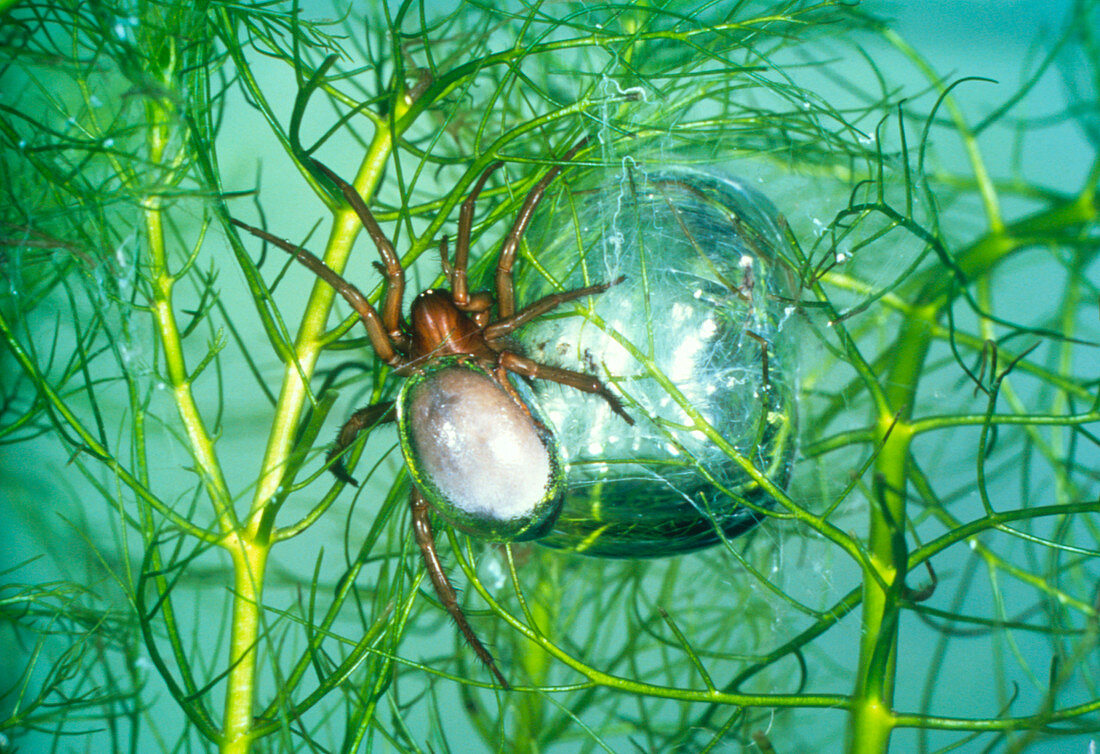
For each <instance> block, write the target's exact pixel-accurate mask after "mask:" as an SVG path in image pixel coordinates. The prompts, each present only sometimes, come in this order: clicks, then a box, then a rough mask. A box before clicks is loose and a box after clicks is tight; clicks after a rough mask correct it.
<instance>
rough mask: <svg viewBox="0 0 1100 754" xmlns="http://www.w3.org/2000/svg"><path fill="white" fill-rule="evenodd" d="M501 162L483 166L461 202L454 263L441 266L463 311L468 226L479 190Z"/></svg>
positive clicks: (467, 298)
mask: <svg viewBox="0 0 1100 754" xmlns="http://www.w3.org/2000/svg"><path fill="white" fill-rule="evenodd" d="M502 165H504V163H503V162H494V163H493V164H492V165H490V166H489V167H487V168H485V170H484V172H482V174H481V177H480V178H478V179H477V183H475V184H474V188H473V190H472V191H470V195H469V196H467V197H466V201H464V202H462V209H461V210H459V213H458V238H457V239H456V240H455V263H454V266H453V267H452V268H451V269H450V271H448V270H447V268H446V267H444V268H443V270H444V272H446V273H447V277H448V282H449V283H450V285H451V294H452V296H453V297H454V302H455V305H456V306H457V307H458V308H459V309H462V310H463V311H465V310H466V309H465V307H466V306H467V305H468V304H469V302H470V288H469V285H468V284H467V282H466V266H467V264H468V263H469V259H470V228H471V227H472V226H473V222H474V203H475V202H476V201H477V198H478V196H479V195H480V194H481V190H482V189H483V188H485V182H486V181H488V180H489V176H491V175H492V174H493V173H494V172H495V171H496V170H498V169H499V168H500V167H501V166H502Z"/></svg>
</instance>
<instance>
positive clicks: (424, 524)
mask: <svg viewBox="0 0 1100 754" xmlns="http://www.w3.org/2000/svg"><path fill="white" fill-rule="evenodd" d="M409 505H410V506H411V507H412V523H413V534H414V535H415V536H416V544H417V545H418V546H419V547H420V554H421V555H423V556H424V565H425V566H426V567H427V569H428V576H429V577H430V578H431V580H432V586H433V587H435V593H436V595H437V596H438V597H439V601H440V602H441V603H443V607H444V608H446V610H447V612H448V613H450V615H451V618H452V619H453V620H454V622H455V624H456V625H458V630H459V631H461V632H462V635H463V636H465V637H466V641H468V642H469V643H470V646H471V647H472V648H473V650H474V654H476V655H477V656H478V659H479V660H481V661H482V662H484V663H485V664H486V665H488V666H489V670H490V671H492V673H493V675H494V676H496V679H497V681H498V682H500V685H501V686H503V687H504V688H505V689H510V688H512V687H511V686H510V685H509V683H508V681H507V680H505V678H504V676H503V675H501V673H500V670H498V669H497V665H496V663H495V662H493V656H492V655H491V654H489V650H487V649H486V648H485V645H484V644H482V643H481V641H480V640H479V639H478V638H477V636H476V635H475V634H474V630H473V629H472V628H471V627H470V623H469V621H467V620H466V615H465V613H463V612H462V607H461V606H459V604H458V594H457V593H456V592H455V588H454V587H453V586H452V585H451V580H450V579H448V578H447V572H446V571H445V570H444V569H443V564H442V563H441V562H440V560H439V552H438V551H437V550H436V549H435V535H434V534H433V533H432V522H431V517H430V510H431V509H430V507H429V505H428V501H427V500H425V499H424V496H423V495H421V494H420V492H419V491H418V490H417V489H416V487H413V491H412V495H411V497H410V498H409Z"/></svg>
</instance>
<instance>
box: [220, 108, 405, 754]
mask: <svg viewBox="0 0 1100 754" xmlns="http://www.w3.org/2000/svg"><path fill="white" fill-rule="evenodd" d="M392 148H393V137H392V135H391V133H390V132H389V131H386V130H379V131H378V132H376V134H375V137H374V140H373V141H372V143H371V146H370V149H369V150H368V152H367V155H366V157H365V158H364V160H363V163H362V165H361V166H360V169H359V173H358V175H357V176H356V177H355V181H354V184H353V185H354V186H355V188H356V190H357V191H358V192H359V193H360V195H362V196H370V195H371V194H373V193H374V190H375V188H376V187H377V185H378V182H379V180H380V179H381V177H382V172H383V169H384V166H385V163H386V160H387V159H388V158H389V156H390V152H391V150H392ZM360 230H361V226H360V224H359V219H358V217H357V216H356V215H355V213H354V212H353V211H351V210H350V209H347V208H344V209H341V210H339V211H337V212H336V214H335V218H334V220H333V224H332V230H331V232H330V234H329V239H328V244H327V245H326V247H325V255H324V260H325V263H326V264H327V265H328V266H329V267H331V268H332V269H333V270H336V271H337V272H340V271H342V270H343V269H344V266H345V265H346V264H347V260H348V256H349V255H350V253H351V248H352V244H353V242H354V241H355V238H356V236H357V235H358V233H359V231H360ZM334 297H335V291H333V289H332V287H331V286H329V285H328V284H327V283H324V282H322V281H320V280H318V281H317V282H316V283H315V284H314V286H313V290H312V292H311V293H310V297H309V301H308V303H307V304H306V310H305V313H304V314H303V315H302V321H301V322H302V323H301V327H300V329H299V330H298V336H297V338H296V340H295V343H294V351H293V361H290V362H288V363H287V364H286V365H285V366H284V370H283V384H282V389H281V391H280V393H279V400H278V403H277V404H276V408H275V417H274V420H273V422H272V428H271V435H270V437H269V439H268V444H267V450H266V452H265V454H264V458H263V462H262V471H261V477H260V481H259V483H258V484H257V486H256V493H255V496H254V497H253V500H252V507H251V512H250V515H249V519H248V523H247V525H246V526H245V527H244V528H243V530H242V531H241V532H240V536H239V537H236V538H235V539H234V542H233V547H232V548H231V552H232V555H233V567H234V582H235V586H236V591H235V593H234V595H233V627H232V638H231V640H230V668H231V670H230V673H229V676H228V679H227V688H226V696H225V730H224V735H223V740H222V751H223V752H227V753H229V752H231V753H233V754H241V753H243V752H246V751H248V750H249V748H250V746H251V743H252V739H253V733H252V730H253V721H252V715H253V706H254V697H255V684H256V651H257V643H258V641H259V639H260V628H261V602H262V597H263V581H264V567H265V565H266V563H267V558H268V552H269V550H270V548H271V545H272V540H271V536H270V535H271V527H272V526H273V525H274V520H273V519H274V516H268V515H264V514H265V513H266V512H267V506H268V503H269V501H270V500H272V499H273V498H274V497H275V496H276V494H277V493H278V491H279V488H280V486H281V485H282V480H283V472H284V469H285V468H286V466H287V462H288V461H289V460H290V456H291V453H292V451H293V448H294V437H295V433H296V432H297V429H298V424H299V420H300V419H301V415H302V410H303V408H304V407H305V402H306V399H307V397H308V394H309V391H308V385H307V380H308V379H309V377H310V375H312V374H313V370H314V367H315V366H316V364H317V359H318V357H319V356H320V353H321V349H322V346H323V343H324V332H325V326H326V323H327V321H328V315H329V312H330V311H331V309H332V303H333V299H334Z"/></svg>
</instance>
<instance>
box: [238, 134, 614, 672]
mask: <svg viewBox="0 0 1100 754" xmlns="http://www.w3.org/2000/svg"><path fill="white" fill-rule="evenodd" d="M584 144H585V142H584V141H582V142H580V143H579V144H577V145H576V146H575V147H573V149H571V150H569V152H567V153H566V154H565V155H564V157H563V158H562V160H561V161H562V162H568V161H569V160H571V159H572V158H573V156H574V155H575V154H576V153H577V152H578V151H579V150H580V149H581V147H583V146H584ZM313 165H314V166H315V167H316V168H317V170H318V171H319V172H320V173H321V174H323V175H325V176H327V177H328V178H329V179H330V180H331V181H332V182H333V184H334V185H335V186H336V187H337V188H338V189H339V190H340V192H341V194H343V196H344V198H345V199H346V200H347V202H348V203H349V204H350V205H351V207H352V208H353V209H354V210H355V212H356V213H357V214H358V216H359V219H360V220H361V222H362V223H363V227H364V228H365V229H366V231H367V233H368V234H369V235H370V237H371V239H372V240H373V241H374V244H375V246H376V247H377V248H378V253H379V256H380V257H381V264H380V265H379V269H380V270H381V271H382V273H383V275H384V277H385V280H386V290H385V294H384V296H383V298H382V304H381V310H380V311H379V310H378V309H375V308H374V306H373V305H372V304H371V303H370V301H369V300H368V299H367V297H366V296H365V295H363V293H362V292H361V291H360V290H359V289H358V288H356V287H355V286H354V285H352V284H351V283H349V282H347V281H346V280H344V278H342V277H341V276H340V275H338V274H337V273H335V272H334V271H333V270H331V269H329V267H327V266H326V265H325V263H324V262H322V261H321V260H320V259H318V258H317V257H316V256H314V255H313V254H311V253H310V252H308V251H306V250H305V249H303V248H301V247H298V246H295V245H294V244H291V243H289V242H288V241H285V240H283V239H280V238H277V237H276V236H273V235H271V234H270V233H267V232H266V231H263V230H260V229H259V228H253V227H251V226H249V225H245V224H244V223H241V222H238V221H236V220H234V221H233V223H234V224H235V225H237V226H238V227H241V228H244V229H245V230H247V231H249V232H250V233H252V234H253V235H255V236H258V237H259V238H262V239H264V240H266V241H268V242H270V243H272V244H274V245H276V246H278V247H279V248H281V249H283V250H284V251H287V252H288V253H290V254H292V255H293V256H294V257H295V258H296V259H297V260H298V261H299V262H301V263H302V264H303V265H305V266H306V267H307V268H309V269H310V270H311V271H312V272H313V273H314V274H316V275H317V276H318V277H320V278H321V279H322V280H324V281H325V282H326V283H328V284H329V285H331V286H332V287H333V288H334V289H336V291H337V292H338V293H340V295H341V296H343V297H344V299H345V300H346V301H347V302H348V304H350V305H351V307H352V308H353V309H354V310H355V312H356V313H357V314H358V315H359V318H360V320H361V321H362V322H363V325H364V327H366V329H367V335H368V336H369V338H370V342H371V346H372V348H373V349H374V351H375V354H376V355H377V356H378V358H379V359H381V360H382V361H384V362H385V363H387V364H389V365H390V366H392V367H394V369H395V370H396V371H397V372H398V373H399V374H404V375H409V377H408V379H407V381H406V382H405V384H404V385H403V386H402V389H401V392H400V393H399V395H398V399H397V406H396V411H394V410H393V409H394V407H393V405H392V404H384V405H375V406H368V407H367V408H365V409H361V410H359V411H357V412H355V414H353V415H352V417H351V419H349V420H348V422H347V423H346V424H345V425H344V427H343V428H342V429H341V430H340V434H339V439H338V441H337V447H336V448H335V450H334V451H333V453H332V454H330V460H331V462H332V469H333V472H334V473H335V474H336V475H337V476H338V477H339V478H340V479H343V480H345V481H348V482H351V483H352V484H354V483H355V480H353V479H352V478H351V477H350V476H349V475H348V474H347V472H346V471H344V470H343V466H342V465H341V461H340V454H341V452H342V451H343V449H344V448H346V447H347V446H348V445H350V444H351V443H352V442H353V441H354V440H355V437H356V435H357V434H358V433H359V431H361V430H362V429H365V428H367V427H370V426H373V425H374V424H376V423H379V422H382V421H390V420H392V419H394V418H396V419H397V422H398V431H399V434H400V436H401V448H402V452H403V453H404V456H405V463H406V465H407V466H408V468H409V470H410V472H411V474H412V477H413V490H412V494H411V498H410V508H411V511H412V517H413V532H414V536H415V538H416V541H417V544H418V546H419V547H420V551H421V554H422V555H423V557H424V562H425V564H426V566H427V569H428V574H429V576H430V577H431V580H432V585H433V586H434V587H435V590H436V593H437V594H438V595H439V598H440V601H441V602H442V603H443V606H444V607H445V608H446V609H447V611H448V612H449V613H450V614H451V617H452V618H453V619H454V621H455V623H456V624H457V625H458V627H459V629H460V630H461V631H462V633H463V635H465V637H466V639H467V640H468V641H469V643H470V645H471V646H472V647H473V649H474V651H475V652H476V653H477V655H478V657H479V658H480V659H481V660H482V661H484V662H485V664H486V665H488V667H489V668H490V670H491V671H492V672H493V674H494V675H495V676H496V678H497V680H498V681H499V682H500V683H501V685H502V686H504V687H505V688H507V687H508V682H507V681H506V680H505V679H504V676H503V675H501V673H500V671H499V670H498V669H497V667H496V664H495V663H494V662H493V659H492V656H491V655H490V654H489V652H488V650H486V649H485V647H484V646H483V645H482V644H481V642H480V641H478V639H477V637H476V636H475V635H474V632H473V629H472V628H470V625H469V623H468V622H467V620H466V617H465V615H464V614H463V612H462V609H461V608H460V607H459V605H458V598H457V595H456V594H455V591H454V588H453V587H452V586H451V583H450V581H449V580H448V578H447V575H446V572H445V571H444V569H443V566H442V564H441V563H440V560H439V555H438V553H437V552H436V548H435V540H434V536H433V534H432V527H431V519H430V515H429V508H434V509H435V510H436V511H437V512H438V513H439V514H440V515H441V516H442V517H443V518H444V520H446V521H447V522H448V523H450V524H451V525H453V526H455V527H456V528H458V529H461V530H462V531H465V532H467V533H470V534H473V535H475V536H480V537H484V538H489V539H493V540H498V541H515V540H519V539H534V538H537V537H540V536H542V535H543V534H545V533H546V532H547V531H548V530H549V528H550V527H551V526H552V525H553V523H554V519H555V518H556V517H557V513H558V510H559V508H560V504H561V491H562V487H563V484H564V482H563V478H562V470H561V460H560V456H559V452H558V448H557V442H556V441H555V439H554V436H553V434H552V433H551V432H550V431H549V430H548V429H547V427H546V425H545V423H544V422H543V421H542V420H541V419H540V418H539V416H538V413H537V411H533V410H532V407H531V406H528V405H527V404H526V403H525V402H524V400H523V398H522V397H521V396H520V394H519V393H518V392H517V390H516V386H515V385H513V384H512V382H511V380H510V378H509V376H508V375H509V373H511V374H513V375H518V376H520V377H524V378H527V379H536V380H537V379H541V380H550V381H552V382H557V383H560V384H562V385H566V386H569V387H572V388H575V389H577V390H581V391H584V392H587V393H593V394H595V395H599V396H601V397H602V398H603V399H604V400H606V401H607V402H608V404H609V405H610V406H611V408H612V409H613V410H614V411H615V412H616V413H617V414H619V416H621V417H622V419H623V420H624V421H626V422H628V423H630V424H633V423H634V422H633V419H631V418H630V416H629V415H628V414H627V413H626V411H625V410H624V409H623V406H622V403H621V402H620V401H619V399H618V398H617V397H616V396H615V395H614V394H613V393H612V392H611V391H610V390H608V388H607V387H606V386H605V385H604V384H603V383H602V382H601V381H600V380H599V379H598V378H596V377H594V376H592V375H589V374H584V373H583V372H575V371H571V370H568V369H561V368H558V367H552V366H549V365H546V364H541V363H539V362H536V361H533V360H531V359H529V358H527V357H526V356H524V355H522V354H520V353H517V352H515V351H514V350H509V341H508V339H507V338H508V335H509V334H511V333H512V332H514V331H515V330H516V329H517V328H519V327H521V326H523V325H524V324H526V323H528V322H530V321H531V320H533V319H535V318H536V317H539V316H541V315H543V314H545V313H547V312H549V311H551V310H553V309H554V308H556V307H557V306H559V305H561V304H563V303H565V302H567V301H572V300H574V299H578V298H581V297H584V296H590V295H596V294H599V293H602V292H603V291H606V290H607V289H608V288H609V287H610V286H611V285H614V284H615V283H617V282H619V280H615V281H612V282H610V283H603V284H600V285H592V286H587V287H584V288H578V289H575V290H571V291H565V292H562V293H554V294H551V295H549V296H546V297H544V298H541V299H539V300H537V301H535V302H533V303H531V304H528V305H527V306H526V307H524V308H522V309H520V310H519V311H517V310H516V306H515V285H514V281H513V277H512V274H513V268H514V265H515V259H516V249H517V247H518V245H519V240H520V238H521V237H522V236H523V233H524V231H525V230H526V229H527V225H528V223H529V222H530V221H531V216H532V214H533V212H534V210H535V207H536V206H537V205H538V203H539V201H541V199H542V197H543V194H544V193H545V192H546V189H547V187H548V186H549V185H550V182H551V181H552V180H553V179H554V177H555V176H556V175H557V174H558V171H559V170H560V166H558V165H555V166H554V167H552V168H551V169H550V170H549V171H548V172H547V173H546V175H545V176H543V177H542V179H541V180H540V181H539V182H538V183H537V184H536V185H535V187H534V189H532V190H531V193H529V194H528V195H527V197H526V199H525V200H524V202H523V206H522V207H521V208H520V211H519V214H518V215H517V216H516V219H515V222H514V223H513V225H512V228H511V230H510V231H509V232H508V234H507V236H505V238H504V242H503V244H502V245H501V248H500V252H499V254H498V256H497V265H496V276H495V283H496V290H495V297H494V296H493V295H492V294H490V293H488V292H485V291H482V292H474V293H471V292H470V291H469V288H468V285H467V277H466V276H467V270H466V268H467V263H468V259H469V251H470V229H471V226H472V223H473V212H474V203H475V202H476V200H477V197H478V195H479V194H480V193H481V190H482V188H483V187H484V186H485V183H486V181H487V180H488V179H489V176H490V175H492V173H493V172H494V171H495V170H496V169H497V168H499V167H500V166H501V163H495V164H493V165H492V166H490V167H489V168H488V169H487V170H485V171H484V172H483V173H482V174H481V176H480V178H479V179H478V181H477V183H476V184H474V188H473V190H472V191H471V192H470V195H469V196H468V197H467V198H466V200H465V201H464V202H463V203H462V208H461V210H460V213H459V222H458V236H457V239H456V244H455V256H454V260H453V263H452V262H451V261H450V260H448V258H447V246H446V239H444V241H443V244H442V246H441V255H440V256H441V258H442V266H443V271H444V274H445V275H446V277H447V282H448V285H449V286H450V290H446V289H429V290H426V291H423V292H422V293H420V294H419V295H418V296H417V297H416V298H415V299H414V301H413V304H412V308H411V311H410V316H409V321H408V322H405V321H404V320H403V318H402V317H401V305H402V299H403V296H404V290H405V271H404V269H402V267H401V264H400V261H399V260H398V257H397V254H396V253H395V251H394V248H393V245H392V244H391V243H390V241H389V239H388V238H387V237H386V236H385V234H384V233H383V232H382V229H381V228H380V227H379V225H378V223H377V222H376V221H375V219H374V216H373V215H372V214H371V212H370V209H369V208H368V207H367V205H366V203H365V202H364V201H363V199H362V197H360V196H359V194H358V193H357V192H356V190H355V188H354V187H352V186H351V185H350V184H348V183H347V182H345V181H344V180H343V179H341V178H340V177H339V176H337V175H336V174H335V173H333V172H332V171H331V170H329V169H328V168H326V167H325V166H324V165H322V164H321V163H319V162H316V161H314V163H313ZM494 303H495V304H496V309H497V318H496V319H495V320H493V319H492V318H491V308H492V305H493V304H494Z"/></svg>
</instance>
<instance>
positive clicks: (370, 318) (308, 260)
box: [230, 218, 404, 366]
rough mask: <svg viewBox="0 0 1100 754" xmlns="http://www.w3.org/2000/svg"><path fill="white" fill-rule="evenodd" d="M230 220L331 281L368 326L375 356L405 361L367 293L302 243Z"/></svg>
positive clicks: (396, 362) (327, 281) (388, 360)
mask: <svg viewBox="0 0 1100 754" xmlns="http://www.w3.org/2000/svg"><path fill="white" fill-rule="evenodd" d="M230 222H231V223H233V224H234V225H236V226H237V227H238V228H243V229H244V230H247V231H248V232H249V233H251V234H252V235H254V236H256V237H257V238H262V239H263V240H265V241H267V242H268V243H271V244H274V245H276V246H278V247H279V248H280V249H282V250H283V251H285V252H287V253H288V254H290V255H291V256H293V257H294V258H295V259H297V260H298V261H299V262H301V263H302V264H303V265H304V266H305V267H307V268H308V269H309V271H310V272H312V273H313V274H314V275H316V276H317V277H319V278H321V279H322V280H324V281H325V282H326V283H328V284H329V285H331V286H332V287H333V289H334V290H335V291H336V292H337V293H339V294H340V295H341V296H343V297H344V300H345V301H347V302H348V304H350V305H351V308H352V309H354V310H355V312H356V314H358V315H359V319H360V320H361V321H362V322H363V326H364V327H366V328H367V335H368V337H369V338H370V344H371V346H372V347H373V348H374V352H375V353H376V354H378V358H380V359H381V360H382V361H384V362H386V363H387V364H389V365H390V366H397V365H400V364H402V363H404V357H402V356H401V355H400V354H399V353H398V352H397V350H396V349H395V348H394V342H393V341H392V340H391V339H390V336H389V333H387V332H386V326H385V324H384V323H383V321H382V318H381V317H379V316H378V312H377V311H376V310H375V308H374V307H373V306H371V303H370V301H368V300H367V297H366V296H364V295H363V292H362V291H360V290H359V289H358V288H356V287H355V286H354V285H352V284H351V283H349V282H348V281H346V280H344V279H343V278H342V277H340V276H339V275H337V274H336V272H334V271H333V270H332V269H331V268H330V267H329V266H328V265H326V264H325V263H324V262H322V261H321V260H320V259H318V258H317V257H316V256H315V255H313V254H311V253H310V252H308V251H306V250H305V249H303V248H302V247H301V246H295V245H294V244H292V243H290V242H289V241H286V240H284V239H282V238H279V237H278V236H273V235H271V234H270V233H268V232H267V231H265V230H260V229H259V228H254V227H252V226H251V225H246V224H245V223H242V222H241V221H240V220H234V219H232V218H230Z"/></svg>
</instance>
